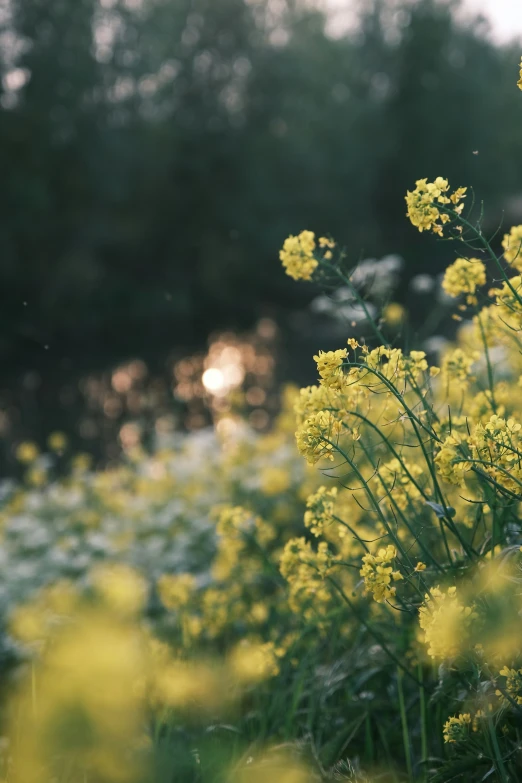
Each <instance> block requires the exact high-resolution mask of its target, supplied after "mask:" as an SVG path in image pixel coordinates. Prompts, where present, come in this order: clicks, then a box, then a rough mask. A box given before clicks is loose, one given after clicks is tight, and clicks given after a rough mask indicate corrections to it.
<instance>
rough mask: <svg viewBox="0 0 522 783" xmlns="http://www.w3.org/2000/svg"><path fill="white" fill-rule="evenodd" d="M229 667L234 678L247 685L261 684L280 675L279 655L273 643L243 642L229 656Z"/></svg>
mask: <svg viewBox="0 0 522 783" xmlns="http://www.w3.org/2000/svg"><path fill="white" fill-rule="evenodd" d="M229 666H230V667H231V670H232V674H233V676H234V677H236V678H237V679H238V680H239V682H241V683H245V684H249V683H256V682H261V681H262V680H266V679H267V678H269V677H275V676H276V675H277V674H279V663H278V658H277V653H276V650H275V647H274V645H273V643H272V642H266V643H265V644H250V643H249V642H247V641H243V642H241V643H240V644H238V645H237V646H236V647H235V648H234V650H233V651H232V653H231V655H230V656H229Z"/></svg>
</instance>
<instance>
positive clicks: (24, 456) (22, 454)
mask: <svg viewBox="0 0 522 783" xmlns="http://www.w3.org/2000/svg"><path fill="white" fill-rule="evenodd" d="M39 454H40V452H39V450H38V446H37V445H36V443H32V442H31V441H24V443H20V445H19V446H18V447H17V449H16V459H17V460H18V461H19V462H22V463H23V464H24V465H29V464H30V463H31V462H34V461H35V460H36V459H38V456H39Z"/></svg>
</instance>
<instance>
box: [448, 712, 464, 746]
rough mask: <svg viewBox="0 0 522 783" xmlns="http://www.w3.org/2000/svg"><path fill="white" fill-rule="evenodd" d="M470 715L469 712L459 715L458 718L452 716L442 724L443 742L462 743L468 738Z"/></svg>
mask: <svg viewBox="0 0 522 783" xmlns="http://www.w3.org/2000/svg"><path fill="white" fill-rule="evenodd" d="M470 726H471V715H470V714H469V712H465V713H461V714H460V715H459V716H458V717H457V716H456V715H453V716H452V717H451V718H448V720H447V721H446V723H445V724H444V732H443V736H444V742H463V741H464V740H466V739H467V738H468V736H469V730H470Z"/></svg>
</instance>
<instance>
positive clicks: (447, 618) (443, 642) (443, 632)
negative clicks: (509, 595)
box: [419, 587, 477, 661]
mask: <svg viewBox="0 0 522 783" xmlns="http://www.w3.org/2000/svg"><path fill="white" fill-rule="evenodd" d="M476 618H477V614H476V612H475V610H474V608H473V607H472V606H464V605H463V604H462V603H461V602H460V601H459V598H458V596H457V588H456V587H448V589H447V590H446V591H443V590H441V589H440V587H433V588H432V589H431V590H430V592H429V594H426V595H425V596H424V603H423V604H422V606H421V607H420V609H419V624H420V627H421V628H422V630H423V631H424V643H425V644H426V645H427V647H428V655H430V656H431V657H432V658H433V659H434V660H439V661H443V660H446V659H449V658H454V657H455V656H456V655H458V654H459V652H460V650H461V649H462V646H463V645H464V644H465V643H466V640H467V636H468V632H469V628H470V625H471V624H472V622H473V620H475V619H476Z"/></svg>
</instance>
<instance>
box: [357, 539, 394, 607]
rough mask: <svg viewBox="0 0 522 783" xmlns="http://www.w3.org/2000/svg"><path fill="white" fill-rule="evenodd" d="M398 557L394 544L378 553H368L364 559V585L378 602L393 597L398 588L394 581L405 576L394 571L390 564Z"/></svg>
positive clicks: (362, 571)
mask: <svg viewBox="0 0 522 783" xmlns="http://www.w3.org/2000/svg"><path fill="white" fill-rule="evenodd" d="M396 557H397V550H396V549H395V547H394V546H393V544H389V545H388V546H387V547H382V548H381V549H379V551H378V552H377V554H376V555H372V554H370V553H368V554H367V555H365V556H364V557H363V559H362V561H363V566H362V568H361V570H360V574H361V576H362V577H364V585H365V589H366V592H367V593H373V597H374V599H375V600H376V601H377V603H382V602H383V601H388V600H389V599H390V598H393V597H394V596H395V593H396V588H395V587H394V586H392V581H393V582H397V581H399V580H400V579H402V578H403V576H402V574H401V573H400V572H399V571H394V570H393V568H392V566H391V565H390V564H391V563H392V562H393V561H394V560H395V558H396Z"/></svg>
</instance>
